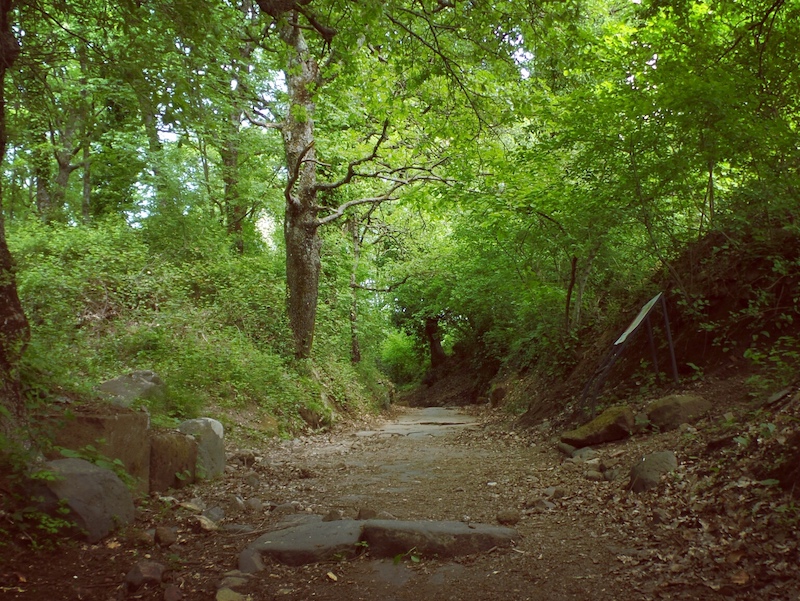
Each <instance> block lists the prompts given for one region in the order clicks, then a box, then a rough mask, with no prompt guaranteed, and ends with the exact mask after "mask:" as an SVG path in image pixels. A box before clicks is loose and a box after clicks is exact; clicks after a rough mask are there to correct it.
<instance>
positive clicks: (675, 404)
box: [645, 394, 711, 431]
mask: <svg viewBox="0 0 800 601" xmlns="http://www.w3.org/2000/svg"><path fill="white" fill-rule="evenodd" d="M710 409H711V403H709V402H708V401H707V400H706V399H704V398H703V397H701V396H697V395H689V394H685V395H684V394H673V395H670V396H666V397H664V398H661V399H659V400H657V401H655V402H653V403H650V404H649V405H648V406H647V408H646V409H645V413H647V417H648V419H649V420H650V423H652V424H653V426H654V427H656V428H659V429H660V430H661V431H667V430H674V429H676V428H678V427H679V426H680V425H681V424H691V423H694V422H696V421H697V420H698V419H700V418H701V417H702V416H703V415H705V414H706V413H708V411H709V410H710Z"/></svg>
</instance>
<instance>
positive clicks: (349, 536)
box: [239, 520, 517, 571]
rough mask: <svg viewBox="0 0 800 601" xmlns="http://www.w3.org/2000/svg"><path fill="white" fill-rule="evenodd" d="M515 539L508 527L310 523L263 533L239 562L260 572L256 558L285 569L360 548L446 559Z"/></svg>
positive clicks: (389, 522) (348, 554)
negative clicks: (274, 562) (275, 563)
mask: <svg viewBox="0 0 800 601" xmlns="http://www.w3.org/2000/svg"><path fill="white" fill-rule="evenodd" d="M516 537H517V532H516V530H513V529H511V528H504V527H501V526H493V525H488V524H466V523H464V522H422V521H419V522H415V521H400V520H365V521H358V520H337V521H333V522H319V521H315V522H310V523H305V524H301V525H299V526H294V527H291V528H284V529H282V530H276V531H274V532H270V533H268V534H264V535H262V536H260V537H259V538H257V539H256V540H255V541H254V542H253V543H251V544H250V545H249V546H248V547H247V548H246V549H244V550H243V551H242V553H241V554H240V557H239V559H240V564H243V565H245V567H248V571H253V570H254V569H260V568H254V567H253V566H257V565H258V564H259V562H258V561H254V559H255V558H254V555H256V554H257V555H259V556H267V557H271V558H272V559H274V560H276V561H279V562H280V563H284V564H287V565H290V566H301V565H306V564H309V563H317V562H321V561H328V560H331V559H341V558H349V557H353V556H355V555H356V554H357V553H359V552H360V551H362V550H363V547H366V548H367V549H368V550H369V554H370V556H372V557H373V558H381V557H395V556H397V555H401V554H404V553H408V552H409V551H411V550H412V549H413V550H414V552H415V554H418V555H422V556H427V557H432V556H437V557H439V558H450V557H456V556H459V555H470V554H473V553H484V552H486V551H489V550H490V549H493V548H495V547H509V546H511V545H512V544H513V542H514V539H515V538H516ZM240 569H241V568H240ZM243 571H245V570H243Z"/></svg>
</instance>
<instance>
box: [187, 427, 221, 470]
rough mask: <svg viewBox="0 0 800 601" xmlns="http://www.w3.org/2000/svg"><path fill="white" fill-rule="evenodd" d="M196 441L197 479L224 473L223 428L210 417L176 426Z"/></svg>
mask: <svg viewBox="0 0 800 601" xmlns="http://www.w3.org/2000/svg"><path fill="white" fill-rule="evenodd" d="M178 430H179V431H180V432H183V433H184V434H191V435H192V436H194V438H195V440H197V477H198V478H202V479H211V478H216V477H218V476H221V475H222V473H223V472H224V471H225V442H224V438H225V428H223V427H222V424H221V423H219V422H218V421H217V420H215V419H211V418H210V417H198V418H197V419H189V420H186V421H185V422H183V423H181V424H180V425H179V426H178Z"/></svg>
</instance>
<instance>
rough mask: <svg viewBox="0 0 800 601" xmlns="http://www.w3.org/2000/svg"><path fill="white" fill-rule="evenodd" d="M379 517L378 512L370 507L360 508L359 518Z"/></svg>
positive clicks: (370, 518)
mask: <svg viewBox="0 0 800 601" xmlns="http://www.w3.org/2000/svg"><path fill="white" fill-rule="evenodd" d="M377 517H378V512H377V511H375V510H374V509H370V508H368V507H362V508H361V509H359V510H358V517H357V518H356V519H357V520H362V521H363V520H374V519H376V518H377Z"/></svg>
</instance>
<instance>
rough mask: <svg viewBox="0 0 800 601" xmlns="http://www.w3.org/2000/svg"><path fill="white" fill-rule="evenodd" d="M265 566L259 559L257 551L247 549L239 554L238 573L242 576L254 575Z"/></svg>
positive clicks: (259, 554) (259, 555)
mask: <svg viewBox="0 0 800 601" xmlns="http://www.w3.org/2000/svg"><path fill="white" fill-rule="evenodd" d="M265 567H266V566H265V565H264V561H263V560H262V559H261V553H260V552H259V551H258V549H255V548H251V547H247V548H246V549H245V550H244V551H242V552H241V553H239V571H240V572H242V573H244V574H255V573H256V572H260V571H262V570H263V569H264V568H265Z"/></svg>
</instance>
